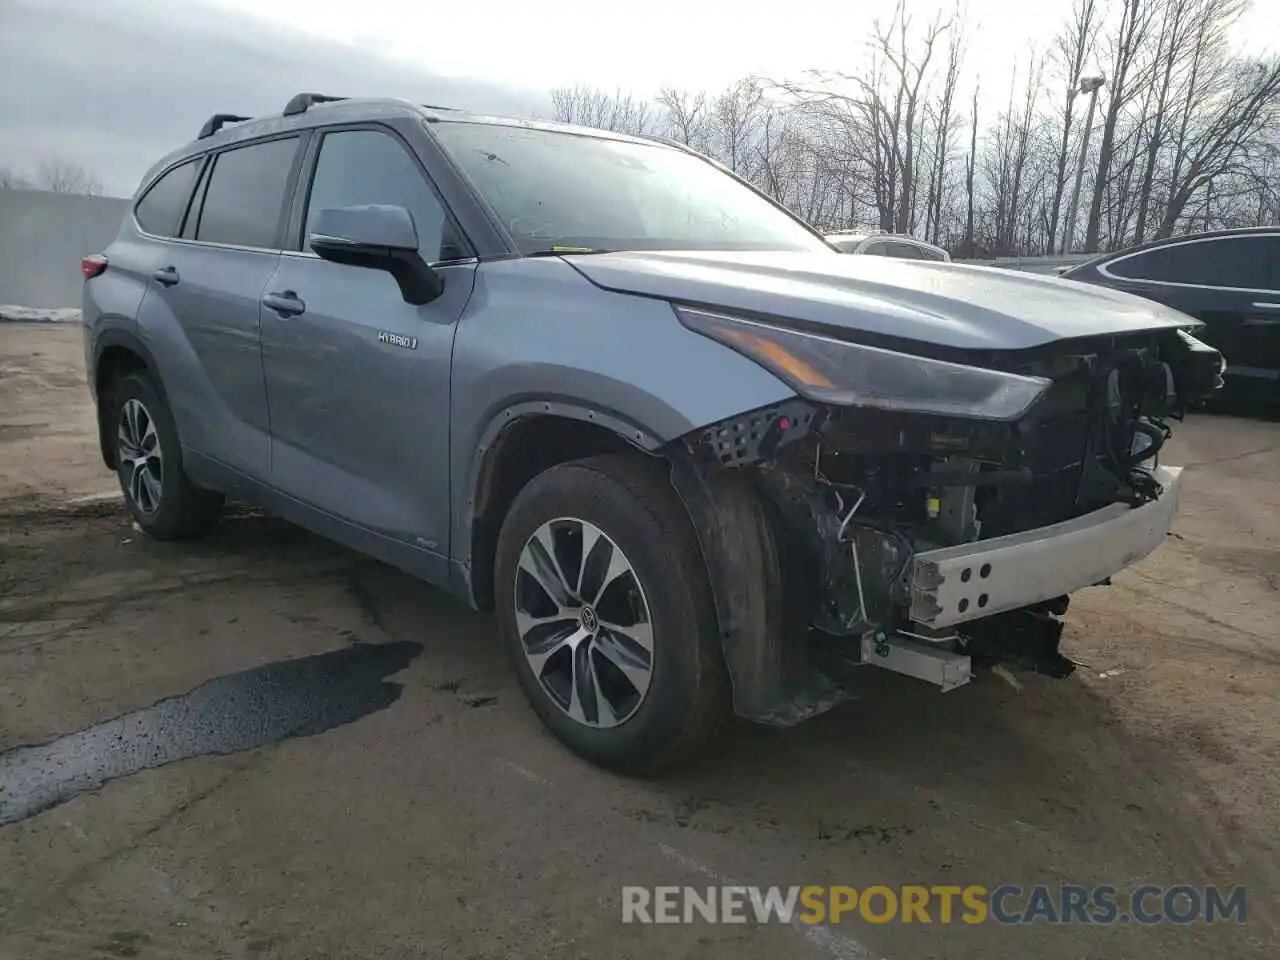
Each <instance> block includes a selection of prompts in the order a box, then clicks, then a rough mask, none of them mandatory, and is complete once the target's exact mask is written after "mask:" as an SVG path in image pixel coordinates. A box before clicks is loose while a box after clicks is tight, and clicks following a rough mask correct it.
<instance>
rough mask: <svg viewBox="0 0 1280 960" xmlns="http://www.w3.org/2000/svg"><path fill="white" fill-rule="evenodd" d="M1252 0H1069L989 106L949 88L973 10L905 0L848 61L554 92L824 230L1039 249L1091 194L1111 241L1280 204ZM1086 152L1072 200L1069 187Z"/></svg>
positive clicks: (1265, 216) (1279, 144)
mask: <svg viewBox="0 0 1280 960" xmlns="http://www.w3.org/2000/svg"><path fill="white" fill-rule="evenodd" d="M1245 2H1247V0H1073V2H1072V5H1071V9H1070V13H1069V14H1068V16H1067V18H1066V19H1065V21H1064V24H1063V27H1062V30H1061V31H1060V33H1059V35H1058V36H1057V38H1056V40H1055V42H1054V46H1053V47H1052V48H1051V50H1050V51H1049V52H1048V55H1047V56H1045V57H1041V56H1038V55H1033V57H1032V58H1031V60H1030V62H1029V63H1027V62H1026V61H1025V60H1024V64H1023V68H1022V69H1019V70H1017V73H1016V75H1015V77H1014V78H1013V82H1012V83H1011V84H1010V94H1009V98H1008V100H1007V102H1006V103H1005V105H1004V107H1003V109H1000V110H996V111H992V112H991V115H990V117H989V119H987V120H986V121H985V122H982V119H983V118H982V117H980V116H979V113H978V110H979V106H980V104H979V100H978V96H977V91H976V90H975V91H974V96H973V101H972V103H971V104H966V106H965V107H964V108H960V109H959V110H957V107H956V104H955V97H956V96H957V91H958V90H960V89H961V88H966V92H965V94H964V95H965V96H966V97H967V96H968V89H967V85H968V84H970V83H972V78H971V77H970V76H967V75H966V74H965V71H964V57H963V40H962V38H963V33H964V31H963V17H962V16H961V14H960V13H959V12H957V13H956V14H955V15H954V16H953V17H952V18H951V19H947V20H944V19H941V18H939V19H935V20H933V21H931V22H928V23H923V24H920V25H917V26H913V24H912V20H911V18H910V16H909V14H908V9H909V8H908V6H907V2H906V0H898V3H897V5H896V7H895V10H894V13H893V16H892V18H891V19H890V20H889V22H888V23H887V25H886V24H884V23H877V24H876V26H875V28H874V30H873V31H872V33H871V35H870V37H869V39H868V44H867V51H866V53H867V55H866V56H865V57H860V58H858V63H857V66H856V67H855V68H853V69H851V70H849V71H848V72H841V71H816V70H812V71H808V72H807V73H805V74H804V75H803V76H802V77H801V78H799V79H796V78H779V79H775V80H773V81H770V82H769V83H764V82H763V81H760V80H757V79H753V78H746V79H743V80H740V81H738V82H736V83H733V84H730V85H729V86H728V87H726V88H725V89H723V90H721V91H719V92H718V93H715V92H706V93H700V92H690V91H683V90H679V89H674V88H668V89H664V90H662V91H661V93H660V94H659V95H658V97H657V98H655V101H654V102H649V101H647V100H645V99H643V98H635V97H633V96H632V95H631V94H628V93H625V92H623V91H617V92H614V93H606V92H602V91H598V90H595V89H592V88H589V87H575V88H572V89H562V90H558V91H556V92H555V93H554V94H553V102H554V103H555V106H556V115H557V117H558V118H560V119H563V120H569V121H572V122H577V123H583V124H587V125H591V126H598V127H605V128H608V129H613V130H624V131H628V132H640V133H659V132H660V133H663V134H665V135H667V136H669V137H672V138H673V139H676V140H678V141H680V142H682V143H685V144H688V145H689V146H691V147H694V148H695V149H698V150H700V151H702V152H705V153H709V154H711V155H712V156H714V157H715V158H716V159H718V160H719V161H720V162H722V163H724V164H725V165H726V166H728V167H730V168H732V169H733V170H734V171H736V172H737V173H738V174H739V175H741V176H743V177H746V178H747V179H749V180H751V181H753V182H754V183H755V184H756V185H757V186H758V187H759V188H760V189H762V190H763V191H765V192H766V193H768V194H769V195H770V196H771V197H773V198H775V199H776V200H778V201H779V202H780V203H782V204H784V205H786V206H787V207H788V208H790V209H791V210H792V211H794V212H795V213H796V214H797V215H799V216H801V217H803V218H804V219H806V220H807V221H808V222H810V223H812V224H814V225H815V226H818V227H819V228H821V229H824V230H826V229H832V230H834V229H842V230H843V229H865V228H867V227H873V226H878V227H879V228H880V229H882V230H890V231H894V232H903V233H911V232H917V231H919V233H920V234H921V235H922V236H924V237H926V238H928V239H931V240H933V241H934V242H937V243H941V244H943V245H945V246H950V247H952V248H953V249H954V251H956V252H958V253H960V255H969V256H981V255H984V253H985V251H986V250H988V249H995V250H998V251H999V252H1000V253H1016V254H1035V253H1040V252H1045V251H1052V250H1054V249H1056V248H1057V247H1058V246H1060V245H1061V244H1062V242H1063V240H1064V239H1065V238H1064V236H1063V235H1064V232H1065V228H1064V226H1063V223H1064V220H1067V221H1068V222H1074V219H1075V217H1074V215H1075V214H1076V213H1077V212H1079V213H1080V215H1081V217H1082V218H1084V211H1086V210H1087V212H1088V217H1087V219H1088V226H1087V228H1086V230H1085V231H1084V232H1085V234H1086V236H1085V241H1086V247H1087V248H1089V249H1092V250H1096V249H1100V248H1103V247H1110V248H1114V247H1117V246H1120V245H1123V244H1126V243H1129V242H1133V241H1135V240H1141V239H1145V238H1147V237H1150V236H1153V235H1156V236H1159V235H1168V234H1171V233H1176V232H1178V231H1185V230H1191V229H1205V228H1208V227H1211V226H1236V225H1242V224H1251V223H1266V222H1274V221H1275V220H1276V219H1278V218H1280V59H1278V58H1276V57H1274V56H1272V57H1269V58H1263V59H1255V60H1242V59H1241V58H1240V57H1239V56H1237V55H1236V54H1235V53H1234V52H1233V50H1232V49H1231V45H1230V32H1229V30H1228V27H1229V26H1230V25H1231V24H1232V23H1233V22H1234V20H1235V17H1236V15H1237V13H1238V12H1239V10H1240V9H1241V6H1242V4H1243V3H1245ZM944 44H945V45H946V52H945V53H944V52H943V45H944ZM1095 65H1097V66H1098V67H1100V69H1101V71H1102V72H1104V73H1106V74H1107V85H1106V87H1105V88H1104V89H1103V91H1101V94H1100V97H1101V99H1102V100H1103V102H1104V104H1105V106H1104V108H1103V110H1102V113H1103V116H1102V117H1101V120H1100V123H1101V126H1102V134H1101V135H1100V137H1101V143H1099V138H1098V137H1090V138H1088V149H1087V152H1086V153H1085V155H1081V152H1082V151H1081V145H1082V144H1083V142H1084V140H1085V138H1084V136H1083V134H1084V132H1085V131H1084V130H1083V126H1082V123H1081V113H1082V111H1081V110H1080V106H1079V103H1077V102H1076V91H1077V90H1078V89H1079V86H1078V83H1079V79H1080V75H1081V74H1082V73H1086V74H1087V73H1090V72H1092V68H1093V67H1094V66H1095ZM1042 77H1043V78H1046V79H1047V83H1042ZM1042 92H1043V93H1046V94H1047V96H1042ZM958 114H964V115H966V116H958ZM965 124H967V125H968V127H969V129H968V135H967V137H965V139H966V140H967V141H968V142H967V143H964V144H963V145H961V144H959V143H956V142H955V141H957V140H959V138H960V137H961V136H964V135H963V134H960V133H958V131H957V128H958V127H962V126H964V125H965ZM1077 156H1081V159H1080V165H1079V168H1078V169H1079V171H1080V173H1079V175H1080V176H1082V178H1083V180H1082V181H1081V182H1080V183H1079V184H1078V185H1077V188H1076V190H1077V191H1078V192H1077V193H1075V194H1074V196H1080V195H1081V194H1083V199H1082V201H1081V202H1078V203H1076V204H1075V205H1074V206H1075V207H1079V208H1081V209H1080V210H1079V211H1077V210H1076V209H1075V208H1074V207H1073V204H1072V202H1071V201H1069V200H1068V199H1067V196H1068V194H1069V193H1071V192H1072V181H1073V180H1074V178H1075V176H1077V173H1076V163H1075V158H1076V157H1077ZM1083 181H1087V186H1086V184H1085V183H1084V182H1083ZM961 252H962V253H961Z"/></svg>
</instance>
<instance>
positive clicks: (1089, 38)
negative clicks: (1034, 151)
mask: <svg viewBox="0 0 1280 960" xmlns="http://www.w3.org/2000/svg"><path fill="white" fill-rule="evenodd" d="M1096 11H1097V0H1075V5H1074V6H1073V7H1072V10H1071V19H1070V20H1069V21H1068V22H1067V23H1066V25H1064V27H1063V29H1062V31H1061V32H1060V33H1059V34H1058V36H1057V38H1056V39H1055V40H1054V62H1055V65H1056V67H1057V74H1056V76H1055V78H1054V79H1055V82H1057V83H1061V84H1062V88H1061V89H1063V90H1065V95H1064V97H1063V100H1062V108H1061V111H1062V112H1061V113H1060V115H1059V116H1060V117H1061V120H1060V123H1061V135H1060V136H1059V138H1058V156H1057V161H1056V163H1055V166H1054V173H1053V196H1052V198H1051V199H1050V201H1049V223H1048V228H1047V232H1048V244H1047V246H1048V248H1049V249H1050V250H1054V249H1057V247H1056V244H1057V241H1058V225H1059V222H1060V218H1061V216H1062V196H1063V193H1064V192H1065V191H1066V188H1067V180H1068V177H1069V176H1070V172H1069V171H1068V169H1067V161H1068V158H1069V157H1070V155H1071V153H1072V151H1071V130H1072V122H1073V120H1074V114H1075V103H1076V95H1077V91H1078V86H1077V85H1078V83H1079V81H1080V76H1081V74H1083V73H1084V69H1085V64H1086V62H1087V58H1088V56H1089V53H1090V51H1091V50H1092V48H1093V44H1094V39H1095V37H1096V35H1097V29H1098V24H1097V17H1096Z"/></svg>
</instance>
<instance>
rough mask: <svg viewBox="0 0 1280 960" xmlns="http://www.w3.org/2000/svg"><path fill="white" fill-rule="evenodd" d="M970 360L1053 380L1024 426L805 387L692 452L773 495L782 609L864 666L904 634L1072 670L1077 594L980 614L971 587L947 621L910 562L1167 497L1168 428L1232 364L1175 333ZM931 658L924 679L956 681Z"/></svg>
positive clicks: (958, 649) (985, 568)
mask: <svg viewBox="0 0 1280 960" xmlns="http://www.w3.org/2000/svg"><path fill="white" fill-rule="evenodd" d="M958 359H961V360H962V361H963V362H964V363H966V364H969V365H973V366H981V367H985V368H988V369H999V370H1003V371H1007V372H1010V373H1017V374H1023V375H1028V376H1036V377H1042V378H1046V379H1048V380H1050V381H1051V384H1050V385H1049V386H1048V388H1047V389H1046V390H1045V392H1044V393H1043V395H1042V396H1040V398H1039V399H1038V400H1037V401H1036V402H1035V403H1034V404H1033V405H1032V406H1031V407H1030V409H1028V410H1027V412H1026V413H1025V414H1024V415H1022V416H1021V417H1020V418H1018V419H1017V420H1013V421H997V420H991V419H976V418H975V419H969V418H966V417H963V416H942V415H938V414H921V413H915V412H910V411H898V410H885V409H880V408H873V407H869V406H868V407H860V406H850V405H826V404H822V403H815V402H813V401H812V400H809V399H800V398H797V399H795V400H791V401H788V402H786V403H784V404H780V405H777V406H775V407H771V408H768V409H763V410H757V411H753V412H751V413H749V414H746V415H744V416H742V417H739V418H734V419H733V420H730V421H726V422H723V423H719V424H716V425H714V426H712V427H711V428H709V429H706V430H703V431H701V432H700V434H699V435H697V436H694V437H690V438H688V440H687V443H686V452H687V453H688V454H689V455H690V457H691V459H692V460H693V461H694V463H696V464H699V465H700V469H702V470H703V471H704V472H705V471H714V470H716V469H728V470H732V471H740V472H742V473H744V474H746V475H747V477H748V478H749V480H750V483H751V485H752V486H753V487H754V488H755V489H756V490H757V491H758V492H759V494H760V495H761V499H762V500H764V501H765V502H766V503H767V504H768V512H769V513H770V515H771V517H772V525H773V527H774V530H775V534H776V538H777V540H778V542H779V553H780V554H782V555H783V556H784V561H783V562H782V567H783V569H782V571H781V573H782V579H783V583H784V584H785V587H784V589H785V591H786V593H787V597H788V602H789V603H790V604H791V605H792V607H794V606H796V605H798V606H799V607H800V608H801V609H802V610H803V613H802V614H800V618H801V619H802V620H804V621H805V622H806V623H807V624H808V625H809V626H810V627H812V628H815V629H816V630H817V631H819V636H821V637H824V638H826V639H827V640H828V641H831V642H833V643H834V644H835V646H836V647H838V648H843V649H845V650H846V651H852V657H853V659H854V660H855V661H857V660H866V659H867V657H868V655H870V654H872V653H874V652H878V653H879V654H880V655H881V656H888V655H889V654H890V652H891V649H890V648H891V647H892V645H893V644H895V643H898V644H902V643H905V644H906V645H907V647H908V648H910V650H911V651H914V653H913V655H914V654H918V655H919V656H922V657H925V658H926V659H928V658H929V657H935V658H936V657H942V658H943V659H944V660H945V659H946V656H947V655H948V654H963V655H964V656H965V657H966V658H969V659H970V660H972V662H973V664H974V665H975V666H996V665H998V664H1009V665H1012V666H1019V667H1023V668H1026V669H1030V670H1034V671H1037V672H1041V673H1045V674H1048V675H1051V676H1055V677H1064V676H1067V675H1068V674H1070V673H1071V671H1072V670H1073V669H1074V664H1073V663H1072V662H1071V661H1070V660H1068V659H1067V658H1066V657H1064V656H1062V655H1061V653H1060V652H1059V651H1058V639H1059V637H1060V635H1061V632H1062V621H1061V620H1060V619H1059V618H1060V617H1061V615H1062V614H1064V613H1065V612H1066V609H1067V603H1068V597H1067V596H1066V595H1058V596H1052V597H1046V598H1044V599H1043V600H1040V601H1037V602H1036V603H1034V604H1032V605H1030V606H1026V607H1022V608H1019V609H1012V610H1011V609H1007V608H1006V609H1001V608H999V607H998V605H996V604H993V605H992V607H991V608H987V603H986V601H987V594H986V593H976V594H975V597H974V600H973V601H972V603H973V606H972V608H971V609H970V608H967V607H968V605H969V603H970V600H969V599H968V598H966V599H964V600H961V601H960V603H961V606H960V611H961V613H960V614H956V612H955V611H952V614H951V617H950V619H951V620H953V621H958V622H952V623H950V624H949V625H948V626H946V627H944V628H936V627H934V626H931V625H930V623H929V621H930V619H931V618H930V616H929V610H928V605H927V603H925V604H922V601H921V597H920V595H919V591H918V590H917V591H916V593H915V595H914V596H913V582H912V581H913V576H912V573H913V566H914V563H913V562H914V561H915V560H916V558H918V557H920V556H921V555H922V554H928V555H932V554H931V552H932V551H939V550H942V554H945V553H946V551H945V549H943V548H956V547H958V546H959V545H963V544H981V542H983V541H988V540H990V541H992V542H996V541H997V538H1006V540H1007V539H1009V538H1011V537H1012V536H1013V535H1017V534H1023V533H1026V532H1028V531H1035V530H1039V529H1041V528H1046V527H1053V526H1054V525H1059V524H1064V523H1065V522H1067V521H1072V520H1073V519H1075V518H1081V517H1085V516H1086V515H1090V514H1093V513H1094V512H1096V511H1100V510H1103V509H1104V508H1108V507H1110V506H1111V505H1115V504H1123V505H1126V506H1127V507H1131V508H1138V507H1141V506H1143V505H1144V504H1148V503H1151V502H1152V501H1154V500H1156V499H1157V498H1159V497H1160V496H1161V494H1162V492H1163V487H1162V484H1161V481H1160V480H1159V479H1158V476H1157V471H1156V470H1155V469H1154V468H1155V466H1156V464H1158V463H1159V458H1160V453H1161V450H1162V448H1163V446H1164V444H1165V442H1166V441H1167V440H1168V438H1169V437H1170V435H1171V429H1170V426H1169V423H1170V421H1176V420H1180V419H1181V418H1182V417H1183V415H1184V414H1185V413H1186V411H1187V409H1188V407H1189V406H1190V405H1191V404H1192V403H1193V402H1195V401H1196V400H1198V399H1200V398H1203V397H1205V396H1207V395H1209V394H1211V393H1212V392H1213V391H1214V390H1215V389H1216V388H1217V387H1219V386H1220V385H1221V383H1222V379H1221V377H1222V372H1223V369H1224V364H1223V362H1222V359H1221V356H1220V354H1218V352H1217V351H1216V350H1213V349H1212V348H1210V347H1208V346H1207V345H1205V344H1203V343H1201V342H1200V341H1198V340H1196V339H1195V338H1194V337H1192V336H1190V335H1189V334H1187V333H1185V332H1184V331H1181V330H1163V331H1154V332H1151V333H1147V334H1138V335H1127V336H1125V337H1114V338H1106V339H1099V338H1090V339H1087V340H1081V341H1062V342H1058V343H1055V344H1051V345H1049V346H1048V347H1045V348H1039V349H1037V350H1034V351H1020V352H1018V353H1016V354H1014V353H1011V352H1005V353H1000V352H991V353H989V354H986V355H976V354H970V355H967V356H964V357H963V358H958ZM999 542H1004V541H999ZM989 571H990V566H989V565H988V564H979V565H975V566H974V567H973V568H972V570H970V568H967V567H966V568H965V569H964V570H963V572H962V573H961V574H960V576H962V577H963V579H965V580H966V581H967V580H969V578H970V576H972V577H973V578H975V583H977V582H978V579H979V578H985V577H987V576H988V573H989ZM917 576H918V572H917ZM914 586H918V585H914ZM1072 589H1075V588H1074V587H1073V588H1072ZM922 610H923V611H924V612H923V613H922ZM944 619H945V618H944ZM892 652H893V653H894V655H895V656H896V655H897V653H898V651H896V650H894V651H892ZM926 667H927V671H926V673H925V674H917V675H921V676H926V677H928V678H932V679H935V682H938V683H939V684H940V685H941V686H942V687H943V689H950V687H951V686H954V685H959V684H958V683H955V682H952V681H950V680H947V679H946V677H947V676H949V675H948V674H946V672H945V670H943V672H942V673H938V674H937V676H935V673H936V671H937V670H941V669H942V668H940V667H939V668H936V669H935V666H934V665H932V664H926ZM914 669H915V668H914V667H913V668H911V669H905V670H901V671H900V672H913V671H914ZM966 670H967V661H966ZM938 677H943V679H938ZM964 680H967V676H966V677H965V678H964ZM960 682H964V681H960Z"/></svg>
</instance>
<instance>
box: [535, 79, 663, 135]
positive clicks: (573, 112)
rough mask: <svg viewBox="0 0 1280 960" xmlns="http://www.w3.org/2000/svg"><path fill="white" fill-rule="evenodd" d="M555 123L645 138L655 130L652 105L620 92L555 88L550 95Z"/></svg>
mask: <svg viewBox="0 0 1280 960" xmlns="http://www.w3.org/2000/svg"><path fill="white" fill-rule="evenodd" d="M551 107H552V110H553V111H554V114H555V119H557V120H559V121H561V122H563V123H576V124H580V125H582V126H584V127H596V128H598V129H601V130H612V131H614V132H616V133H630V134H633V135H635V136H648V135H650V134H652V133H654V132H655V131H656V129H657V127H658V122H657V120H658V118H657V111H656V110H655V109H654V106H653V104H651V103H648V102H647V101H644V100H640V99H637V98H636V97H635V96H634V95H633V94H630V93H624V92H623V91H621V90H618V91H616V92H615V93H611V94H610V93H605V92H604V91H602V90H596V89H594V88H592V87H585V86H577V87H557V88H556V89H554V90H552V91H551Z"/></svg>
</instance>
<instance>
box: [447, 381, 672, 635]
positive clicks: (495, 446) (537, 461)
mask: <svg viewBox="0 0 1280 960" xmlns="http://www.w3.org/2000/svg"><path fill="white" fill-rule="evenodd" d="M661 446H662V441H661V440H660V439H659V438H658V437H657V436H656V435H655V434H654V433H652V432H651V431H650V430H649V429H647V428H646V427H644V426H641V425H639V424H636V423H634V422H632V421H630V420H628V419H626V418H623V417H620V416H618V415H617V414H615V413H611V412H609V411H607V410H604V409H601V408H598V407H594V406H591V405H589V404H585V403H577V402H573V403H569V402H564V401H560V400H551V399H546V400H525V401H522V402H519V403H514V404H511V405H509V406H507V407H505V408H504V409H502V410H501V411H499V412H498V413H497V414H496V415H495V416H494V417H493V418H492V419H491V420H490V421H489V423H488V425H487V426H486V427H485V429H484V431H483V432H482V433H481V435H480V442H479V443H478V444H477V446H476V448H475V451H474V453H473V455H472V458H471V465H470V468H469V470H468V473H467V475H466V481H465V482H466V488H465V489H466V498H465V500H463V501H462V503H461V509H460V511H459V514H460V522H459V524H458V527H457V529H456V531H455V537H456V542H457V544H458V549H456V550H455V551H454V553H455V559H456V560H457V561H458V567H459V569H460V570H461V572H462V575H463V577H464V579H465V581H466V583H465V584H464V589H465V593H466V594H467V599H469V600H470V602H471V603H472V605H473V606H475V607H476V608H477V609H480V610H489V609H492V607H493V586H494V584H493V578H494V571H493V564H494V558H495V556H496V551H497V543H498V532H499V531H500V530H501V529H502V522H503V520H504V519H505V518H506V515H507V511H508V510H509V509H510V507H511V504H512V502H513V501H514V500H515V498H516V496H517V494H519V492H520V490H521V489H523V487H524V486H525V484H527V483H528V482H529V481H530V480H532V479H533V478H534V477H535V476H537V475H538V474H539V473H541V472H543V471H544V470H547V469H550V468H551V467H553V466H556V465H557V464H560V463H567V462H569V461H571V460H580V459H583V458H585V457H590V456H595V455H598V454H605V453H627V452H629V453H634V454H635V455H636V456H640V457H643V456H658V451H659V450H660V448H661Z"/></svg>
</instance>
